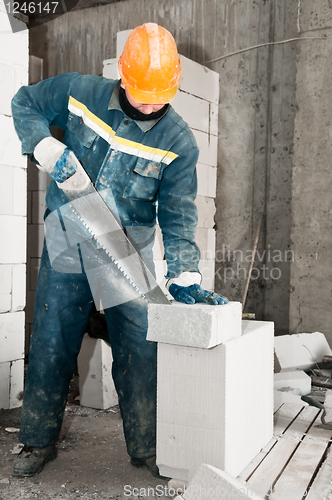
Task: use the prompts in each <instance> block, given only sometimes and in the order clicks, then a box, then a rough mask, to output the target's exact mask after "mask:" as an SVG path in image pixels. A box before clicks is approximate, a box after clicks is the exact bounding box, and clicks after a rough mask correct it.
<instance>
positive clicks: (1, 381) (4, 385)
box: [0, 363, 10, 409]
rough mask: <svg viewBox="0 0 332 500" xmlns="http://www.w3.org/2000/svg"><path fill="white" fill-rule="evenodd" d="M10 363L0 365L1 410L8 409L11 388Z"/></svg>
mask: <svg viewBox="0 0 332 500" xmlns="http://www.w3.org/2000/svg"><path fill="white" fill-rule="evenodd" d="M9 379H10V363H0V408H4V409H8V408H9V405H10V402H9V386H10V381H9Z"/></svg>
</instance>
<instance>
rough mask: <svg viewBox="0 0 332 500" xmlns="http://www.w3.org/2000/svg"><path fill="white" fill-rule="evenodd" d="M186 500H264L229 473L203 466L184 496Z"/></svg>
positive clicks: (210, 466)
mask: <svg viewBox="0 0 332 500" xmlns="http://www.w3.org/2000/svg"><path fill="white" fill-rule="evenodd" d="M182 498H183V499H184V500H202V499H207V498H209V499H210V500H220V499H225V500H231V499H232V500H263V498H262V497H260V496H258V495H256V493H255V492H254V491H253V490H252V489H251V488H250V487H249V486H247V485H246V484H243V483H242V482H240V481H239V480H238V479H235V478H234V477H233V476H231V475H230V474H227V472H225V471H222V470H220V469H217V468H216V467H212V465H207V464H202V465H201V466H200V467H199V469H198V470H197V472H196V473H195V475H194V477H193V478H192V480H191V481H190V484H189V486H188V488H187V489H186V491H185V492H184V494H183V495H182Z"/></svg>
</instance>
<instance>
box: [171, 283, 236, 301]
mask: <svg viewBox="0 0 332 500" xmlns="http://www.w3.org/2000/svg"><path fill="white" fill-rule="evenodd" d="M169 292H170V294H171V295H172V296H173V297H174V299H175V300H177V301H178V302H183V303H184V304H195V303H196V302H197V303H205V304H210V305H212V306H218V305H222V304H227V302H228V299H226V297H224V296H223V295H219V293H215V292H208V291H207V290H203V289H202V288H201V286H200V285H198V284H195V285H190V286H180V285H176V284H175V283H173V284H172V285H170V287H169Z"/></svg>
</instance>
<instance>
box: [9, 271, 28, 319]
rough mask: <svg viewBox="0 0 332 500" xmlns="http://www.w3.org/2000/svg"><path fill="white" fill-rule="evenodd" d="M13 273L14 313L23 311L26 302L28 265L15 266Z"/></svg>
mask: <svg viewBox="0 0 332 500" xmlns="http://www.w3.org/2000/svg"><path fill="white" fill-rule="evenodd" d="M12 272H13V278H12V283H13V285H12V311H23V309H24V308H25V302H26V265H25V264H14V265H13V269H12Z"/></svg>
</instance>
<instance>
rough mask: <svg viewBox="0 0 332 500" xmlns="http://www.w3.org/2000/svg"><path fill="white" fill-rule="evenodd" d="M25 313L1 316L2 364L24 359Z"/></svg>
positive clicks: (0, 342)
mask: <svg viewBox="0 0 332 500" xmlns="http://www.w3.org/2000/svg"><path fill="white" fill-rule="evenodd" d="M24 317H25V314H24V312H23V311H20V312H15V313H4V314H0V345H1V351H0V363H5V362H7V361H13V360H16V359H22V358H24Z"/></svg>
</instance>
